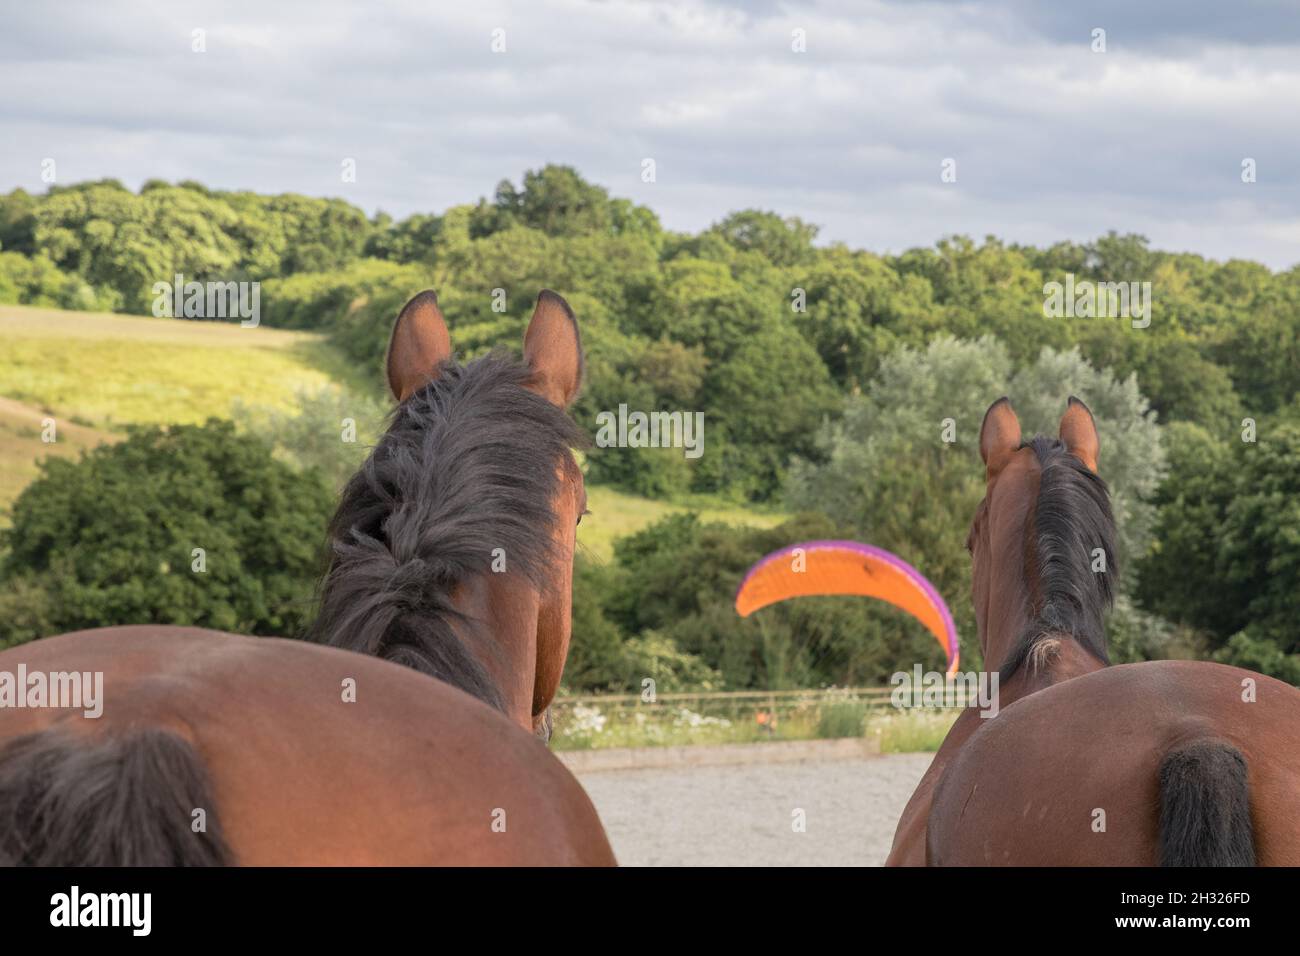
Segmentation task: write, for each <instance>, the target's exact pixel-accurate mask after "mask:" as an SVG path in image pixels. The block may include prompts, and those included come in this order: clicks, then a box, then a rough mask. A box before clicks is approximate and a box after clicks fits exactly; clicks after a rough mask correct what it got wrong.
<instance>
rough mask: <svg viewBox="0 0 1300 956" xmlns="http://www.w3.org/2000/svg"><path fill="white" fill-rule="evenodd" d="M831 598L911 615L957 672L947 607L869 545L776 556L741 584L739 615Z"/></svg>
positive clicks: (916, 575) (816, 547) (797, 548)
mask: <svg viewBox="0 0 1300 956" xmlns="http://www.w3.org/2000/svg"><path fill="white" fill-rule="evenodd" d="M830 594H856V595H860V596H862V597H873V598H878V599H880V600H882V601H888V602H889V603H890V604H892V605H894V606H895V607H897V608H901V609H902V610H904V611H906V612H907V613H908V614H911V615H912V617H914V618H916V619H917V620H918V621H920V622H921V623H922V624H923V625H925V628H926V630H928V631H929V632H930V633H931V634H933V635H934V637H935V639H936V640H937V641H938V642H939V644H940V646H941V647H942V648H943V651H944V654H945V655H946V657H947V659H948V673H950V674H951V673H953V672H954V671H956V669H957V661H958V649H957V628H956V627H955V626H954V625H953V622H952V614H950V613H949V611H948V605H947V604H945V603H944V601H943V598H942V597H941V596H940V595H939V592H938V591H937V590H936V589H935V587H934V585H933V584H931V583H930V582H929V581H927V580H926V579H925V578H924V577H923V576H922V575H921V573H920V572H919V571H917V570H916V568H914V567H912V566H911V565H910V564H908V563H907V562H906V561H904V560H903V559H902V558H900V557H898V555H896V554H891V553H890V552H888V551H886V550H885V549H883V548H877V547H874V546H872V545H869V544H862V543H861V542H858V541H808V542H806V543H804V544H795V545H791V546H790V547H788V548H782V549H781V550H780V551H773V552H772V553H771V554H769V555H768V556H767V557H765V558H763V559H762V560H761V561H759V562H758V563H757V564H755V565H754V566H753V567H752V568H750V569H749V572H748V573H747V574H746V575H745V578H744V580H743V581H741V582H740V588H739V589H738V590H737V591H736V611H737V613H739V614H740V616H741V617H748V616H749V615H751V614H753V613H754V612H755V611H757V610H758V609H759V608H764V607H767V606H768V605H769V604H775V603H777V602H778V601H784V600H786V599H787V598H792V597H810V596H812V595H830Z"/></svg>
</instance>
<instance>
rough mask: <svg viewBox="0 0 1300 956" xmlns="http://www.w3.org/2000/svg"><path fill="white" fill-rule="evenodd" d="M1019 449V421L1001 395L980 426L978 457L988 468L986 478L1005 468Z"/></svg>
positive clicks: (1008, 402)
mask: <svg viewBox="0 0 1300 956" xmlns="http://www.w3.org/2000/svg"><path fill="white" fill-rule="evenodd" d="M1019 448H1020V419H1018V418H1017V417H1016V410H1015V409H1014V408H1012V407H1011V399H1009V398H1007V397H1006V396H1005V395H1003V396H1002V397H1001V398H999V399H998V400H997V401H996V402H994V403H993V404H992V405H990V406H989V410H988V411H987V412H985V413H984V424H982V425H980V457H981V458H983V459H984V464H985V466H986V467H987V468H988V477H989V479H990V480H991V479H992V478H993V476H994V475H996V474H997V473H998V472H1000V471H1001V470H1002V469H1003V468H1005V467H1006V464H1007V462H1008V461H1010V460H1011V456H1012V455H1014V454H1015V453H1016V451H1017V450H1018V449H1019Z"/></svg>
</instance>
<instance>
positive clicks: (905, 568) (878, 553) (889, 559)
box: [731, 541, 961, 674]
mask: <svg viewBox="0 0 1300 956" xmlns="http://www.w3.org/2000/svg"><path fill="white" fill-rule="evenodd" d="M799 548H802V549H803V550H804V551H815V550H820V549H824V548H843V549H845V550H847V551H857V552H859V553H860V554H865V555H870V556H871V557H873V558H879V559H880V560H882V561H884V562H885V563H886V564H892V565H893V566H894V567H896V568H898V569H899V570H900V571H902V572H903V573H904V574H905V575H907V577H908V578H909V579H910V580H912V581H913V582H915V583H916V584H917V585H919V586H920V588H921V590H922V591H923V592H925V595H926V597H928V598H929V599H930V601H931V602H932V603H933V604H934V606H935V607H937V608H938V609H939V616H940V617H941V618H942V619H943V627H944V630H945V631H946V632H947V635H948V670H947V673H949V674H952V673H955V672H956V670H957V663H958V659H959V657H960V655H961V649H960V647H959V646H958V644H957V625H956V624H955V623H953V619H952V613H951V612H950V611H949V610H948V604H947V602H946V601H944V599H943V595H941V594H940V593H939V591H938V590H937V589H936V588H935V586H934V585H933V584H931V583H930V581H929V579H928V578H926V577H925V575H923V574H922V573H921V572H920V571H918V570H916V568H914V567H912V566H911V565H910V564H908V563H907V562H906V561H904V560H903V559H902V558H900V557H899V556H898V555H896V554H894V553H893V552H892V551H886V550H885V549H884V548H877V547H876V546H875V545H871V544H863V543H862V542H860V541H805V542H803V543H802V544H792V545H790V546H788V547H785V548H781V549H780V550H779V551H773V552H772V553H771V554H769V555H767V556H766V557H762V558H759V560H758V561H757V562H756V563H755V564H754V565H753V566H752V567H751V568H750V569H749V570H748V571H746V572H745V577H744V578H743V579H742V580H741V582H740V587H738V588H736V594H735V597H733V598H732V601H731V604H732V607H735V605H736V602H737V601H739V600H740V594H741V592H742V591H744V590H745V585H746V584H748V583H749V581H750V578H752V577H753V576H754V575H755V574H757V573H758V572H759V571H760V570H762V569H763V568H764V567H766V566H767V565H768V564H770V563H772V562H773V561H775V560H776V559H777V558H780V557H783V556H785V555H789V554H793V553H794V552H795V550H796V549H799Z"/></svg>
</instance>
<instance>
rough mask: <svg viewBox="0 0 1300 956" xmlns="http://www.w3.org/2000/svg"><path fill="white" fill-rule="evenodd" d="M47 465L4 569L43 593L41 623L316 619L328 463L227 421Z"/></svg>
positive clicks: (17, 511)
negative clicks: (312, 467)
mask: <svg viewBox="0 0 1300 956" xmlns="http://www.w3.org/2000/svg"><path fill="white" fill-rule="evenodd" d="M42 468H43V473H42V474H41V476H40V477H39V478H37V479H36V480H35V481H33V482H32V484H30V485H29V486H28V487H27V488H26V489H25V490H24V491H23V492H22V494H21V495H19V497H18V499H17V501H16V502H15V503H14V506H13V514H12V518H13V524H12V527H10V528H9V529H8V531H6V532H5V533H4V538H3V544H4V545H5V546H6V547H7V550H8V554H7V556H6V559H5V562H4V565H3V567H2V568H0V577H2V578H3V580H4V581H5V588H6V590H12V589H15V588H22V589H26V590H27V591H28V592H29V593H30V594H32V595H33V596H32V600H31V602H29V605H30V606H31V607H33V608H37V607H38V608H39V609H40V613H39V615H36V614H35V611H33V612H32V615H35V616H36V617H37V618H38V619H39V621H40V625H41V627H42V628H48V629H49V630H53V631H69V630H74V629H77V628H87V627H100V626H106V625H111V624H148V623H153V624H191V625H197V626H202V627H211V628H215V629H218V630H225V631H235V632H240V633H248V634H269V635H282V636H291V635H293V634H295V633H296V632H298V631H299V630H300V629H301V628H302V627H303V626H304V625H305V623H306V622H307V620H308V617H309V615H310V613H311V609H312V597H313V582H314V579H315V577H316V575H317V573H318V571H319V569H320V561H321V558H322V554H323V552H322V548H323V546H324V540H325V527H326V524H327V522H328V520H329V517H330V511H331V508H332V496H331V494H330V491H329V489H328V488H327V487H326V485H325V483H324V482H323V481H322V480H321V477H320V475H319V474H318V473H317V472H315V471H307V472H302V473H299V472H296V471H294V470H293V469H292V468H290V467H289V466H288V465H285V464H283V463H281V462H279V461H276V460H275V459H274V458H273V457H272V455H271V451H270V449H269V448H268V447H267V446H266V445H264V444H262V443H261V442H259V441H257V440H255V439H253V438H251V437H249V436H247V435H240V434H237V433H236V431H235V428H234V426H233V425H232V424H230V423H229V422H219V421H215V420H213V421H209V422H208V424H206V425H204V426H175V427H172V428H159V427H149V428H139V429H135V430H133V431H132V432H131V434H130V435H129V437H128V438H127V439H126V440H125V441H123V442H120V443H118V444H114V445H105V446H101V447H99V448H96V449H93V450H92V451H90V452H88V453H86V454H85V455H84V456H83V457H82V458H81V460H80V461H77V462H71V461H68V460H65V459H57V458H51V459H48V460H47V461H46V462H45V463H44V464H43V465H42ZM195 549H201V550H202V554H201V555H200V554H198V553H197V552H196V550H195ZM200 567H201V568H202V570H196V568H200ZM41 592H43V595H44V597H42V598H41V599H40V600H38V599H37V598H38V597H40V593H41ZM32 615H29V617H31V616H32ZM13 636H14V635H12V634H10V635H7V637H8V638H9V639H12V638H13ZM19 636H35V635H31V634H27V635H19Z"/></svg>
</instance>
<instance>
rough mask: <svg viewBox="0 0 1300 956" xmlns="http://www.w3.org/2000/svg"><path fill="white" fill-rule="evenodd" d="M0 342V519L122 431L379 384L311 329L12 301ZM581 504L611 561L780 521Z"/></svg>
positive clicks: (593, 491)
mask: <svg viewBox="0 0 1300 956" xmlns="http://www.w3.org/2000/svg"><path fill="white" fill-rule="evenodd" d="M0 342H3V343H4V345H3V349H0V523H4V517H3V509H4V508H6V507H7V506H8V505H9V504H10V503H11V502H12V501H13V499H14V498H15V497H17V495H18V493H19V492H20V491H21V490H22V489H23V488H24V487H25V486H26V485H27V483H28V482H30V481H31V480H32V478H33V477H35V475H36V473H37V469H36V463H37V461H38V460H39V459H40V458H42V457H44V456H46V455H62V456H68V457H75V456H76V455H77V454H78V453H79V452H81V451H82V450H83V449H85V448H90V447H93V446H95V445H97V444H100V443H101V442H105V441H114V440H116V439H117V438H118V437H119V436H120V430H121V428H122V426H123V425H126V424H133V423H142V424H151V423H160V424H161V423H169V424H170V423H177V424H180V423H194V422H201V421H204V420H205V419H207V418H209V417H215V418H228V417H230V414H231V408H232V406H233V405H234V403H235V402H236V401H238V402H242V403H243V404H244V405H247V406H261V407H264V408H269V409H276V410H279V411H286V412H293V411H294V410H295V407H296V402H297V400H298V397H299V395H300V394H301V393H302V392H304V391H316V390H319V389H320V388H321V387H323V386H326V385H329V384H331V383H333V384H337V385H341V386H342V387H344V388H346V389H348V390H351V391H353V392H357V393H361V394H368V395H372V396H379V395H381V394H382V388H383V386H382V382H381V381H380V379H379V375H378V370H374V374H370V370H366V369H357V368H354V367H352V366H351V364H350V363H348V362H347V361H346V360H345V359H344V357H343V356H342V355H341V353H339V352H338V351H336V350H335V349H334V348H332V347H331V346H330V345H329V343H327V342H326V341H325V340H324V338H323V337H322V336H320V335H318V334H316V333H311V332H290V331H285V330H281V329H269V328H260V327H259V328H251V329H245V328H241V327H240V326H238V325H237V324H234V323H215V322H186V321H178V320H175V319H155V318H147V317H137V316H128V315H115V314H108V313H89V312H65V311H61V310H58V309H40V308H31V307H28V306H16V305H13V306H0ZM47 417H52V418H54V419H55V421H56V436H57V440H56V441H55V442H54V443H46V442H44V441H42V436H41V429H42V421H43V420H44V419H46V418H47ZM588 507H589V508H590V510H591V512H592V514H591V516H590V517H588V518H586V519H584V520H583V522H582V525H581V527H580V529H579V533H578V539H579V542H580V544H581V546H582V548H583V549H584V551H585V552H586V553H587V554H588V555H590V556H592V557H595V558H596V559H598V560H608V559H609V558H610V557H611V555H612V553H613V544H614V539H615V538H618V537H621V536H623V535H626V534H630V533H632V532H634V531H637V530H639V529H641V528H644V527H645V526H646V525H648V524H650V523H652V522H654V521H656V520H658V519H659V518H661V517H663V516H664V515H667V514H671V513H675V512H682V511H697V512H699V513H700V514H701V516H702V517H704V518H705V519H706V520H713V521H723V522H726V523H728V524H748V525H760V526H764V527H770V526H772V525H775V524H778V523H780V521H781V520H782V516H781V515H779V514H773V513H762V512H754V511H750V510H747V509H744V508H737V507H730V506H727V505H722V504H718V503H716V502H712V501H709V500H698V501H691V502H688V503H685V504H667V503H665V502H660V501H652V500H650V499H647V498H640V497H637V496H636V495H630V494H625V493H622V492H619V491H617V490H615V489H613V488H604V487H595V486H593V487H591V488H589V489H588Z"/></svg>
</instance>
